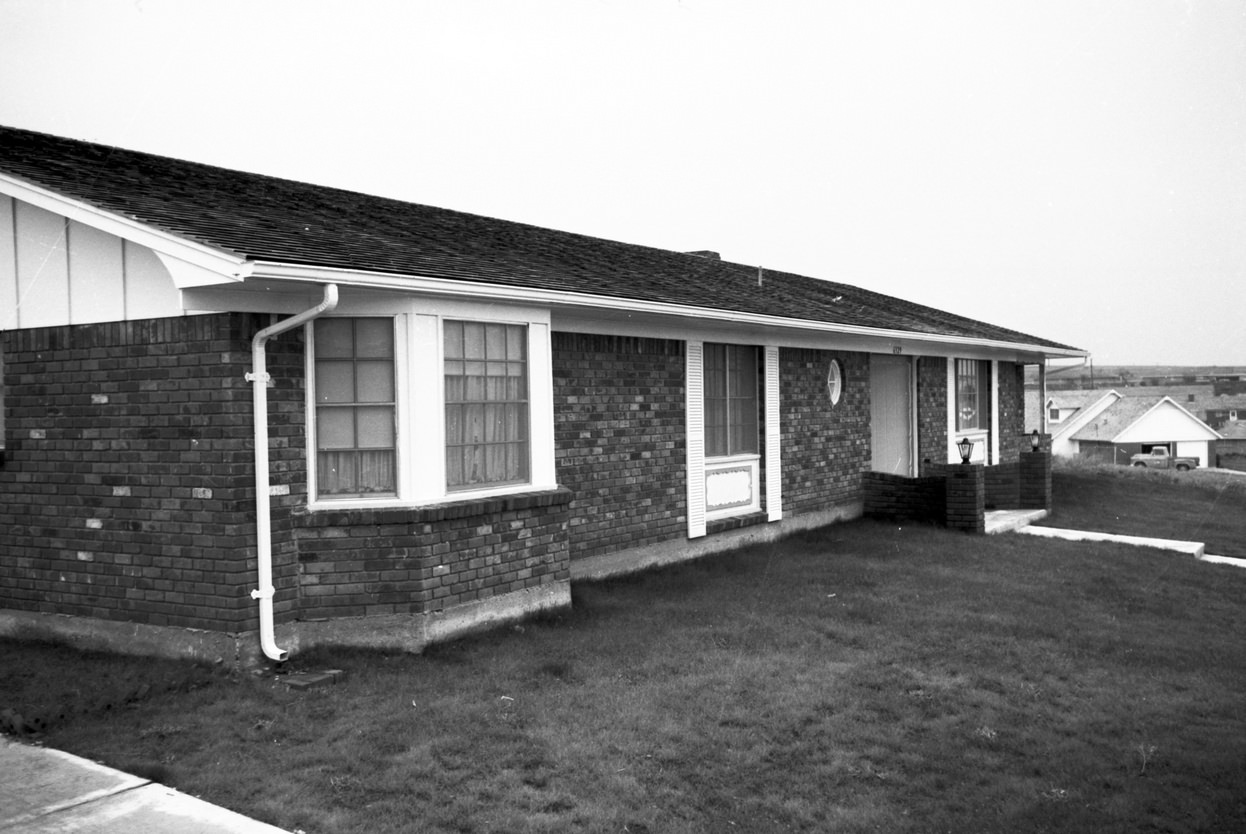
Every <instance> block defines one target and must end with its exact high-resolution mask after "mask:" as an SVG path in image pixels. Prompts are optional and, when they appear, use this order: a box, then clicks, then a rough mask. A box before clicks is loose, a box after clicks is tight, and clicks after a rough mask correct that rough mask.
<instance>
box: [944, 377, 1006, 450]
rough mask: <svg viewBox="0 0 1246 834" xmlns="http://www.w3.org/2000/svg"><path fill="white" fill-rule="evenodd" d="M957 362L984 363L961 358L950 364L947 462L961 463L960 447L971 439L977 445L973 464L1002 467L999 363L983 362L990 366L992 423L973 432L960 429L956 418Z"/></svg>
mask: <svg viewBox="0 0 1246 834" xmlns="http://www.w3.org/2000/svg"><path fill="white" fill-rule="evenodd" d="M956 359H980V357H971V356H960V357H956V358H949V359H948V360H947V462H948V463H960V452H959V451H958V450H957V448H956V443H957V441H959V440H960V439H961V438H964V437H967V438H969V439H970V440H972V441H973V452H972V454H971V455H970V458H969V462H970V463H982V464H991V463H999V432H998V431H997V430H996V427H997V426H999V362H998V361H997V360H995V359H990V360H981V361H986V362H988V363H989V371H988V374H987V379H988V386H987V387H988V402H989V405H990V417H989V419H990V423H989V424H988V427H987V428H978V429H972V430H960V429H957V425H958V421H957V419H956V418H957V414H956V391H957V387H956Z"/></svg>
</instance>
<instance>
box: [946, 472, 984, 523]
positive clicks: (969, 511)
mask: <svg viewBox="0 0 1246 834" xmlns="http://www.w3.org/2000/svg"><path fill="white" fill-rule="evenodd" d="M946 508H947V509H946V518H947V526H948V528H949V529H951V530H964V531H965V532H966V533H983V534H984V533H986V469H985V467H983V466H981V465H979V464H973V463H968V464H953V465H951V466H948V468H947V503H946Z"/></svg>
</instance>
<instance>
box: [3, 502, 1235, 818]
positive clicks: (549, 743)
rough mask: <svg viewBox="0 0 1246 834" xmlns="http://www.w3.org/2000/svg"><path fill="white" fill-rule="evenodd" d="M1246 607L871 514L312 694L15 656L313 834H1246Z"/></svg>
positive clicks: (1195, 577)
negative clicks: (1245, 617)
mask: <svg viewBox="0 0 1246 834" xmlns="http://www.w3.org/2000/svg"><path fill="white" fill-rule="evenodd" d="M1170 489H1172V490H1175V491H1180V490H1184V489H1186V487H1185V485H1182V484H1177V485H1173V486H1171V487H1170ZM1237 517H1238V518H1239V519H1240V520H1239V522H1238V523H1239V525H1243V526H1246V518H1244V517H1243V516H1242V515H1241V514H1239V515H1238V516H1237ZM1243 533H1246V530H1243V529H1240V528H1239V531H1238V535H1239V536H1241V535H1242V534H1243ZM1243 600H1246V571H1243V570H1241V569H1237V568H1232V567H1224V566H1216V565H1209V564H1205V563H1199V562H1197V561H1195V560H1193V559H1187V558H1184V557H1175V556H1172V555H1170V554H1163V553H1160V552H1157V551H1150V550H1145V549H1137V548H1128V547H1123V546H1119V545H1104V544H1084V543H1071V542H1061V541H1054V540H1042V539H1035V538H1027V537H1021V536H999V537H970V536H964V535H959V534H954V533H950V532H947V531H942V530H936V529H931V528H926V527H909V526H904V527H897V526H894V525H884V524H878V523H871V522H854V523H851V524H844V525H839V526H835V527H831V528H828V529H827V530H824V531H821V532H819V533H816V534H810V535H807V536H803V537H799V538H795V539H789V540H787V541H784V542H782V543H780V544H778V545H774V546H767V547H759V548H754V549H749V550H745V551H740V552H737V553H733V554H728V555H725V556H721V557H716V558H712V559H708V560H703V561H701V562H698V563H694V564H690V565H685V566H680V567H676V568H672V569H667V570H663V571H658V572H652V573H647V574H644V575H642V576H638V577H634V578H631V579H627V580H621V581H612V582H604V583H595V584H585V585H577V587H576V588H575V591H574V609H573V610H572V611H571V612H569V613H567V614H566V615H564V616H559V617H550V618H546V619H544V620H540V621H537V622H530V623H526V624H524V625H522V626H518V627H513V628H507V629H502V630H498V631H494V632H491V633H488V634H485V635H480V636H478V637H474V638H471V639H467V640H462V641H458V642H455V643H452V644H447V645H443V646H440V647H437V648H434V649H431V650H429V651H427V652H426V653H425V654H423V655H421V656H409V655H402V654H384V653H376V652H362V651H346V650H335V651H326V652H321V653H319V654H316V655H311V656H303V657H300V658H298V659H297V662H298V664H299V665H300V666H302V667H305V668H326V667H335V668H343V669H345V670H346V672H347V675H346V677H345V679H344V681H343V682H342V683H339V684H338V685H336V686H332V687H327V688H324V689H316V690H310V691H303V692H299V691H292V690H290V689H289V688H288V687H286V686H285V685H284V684H283V683H281V681H280V679H279V678H278V677H274V676H273V675H271V674H265V675H259V676H257V675H250V674H237V675H226V674H223V673H219V672H212V671H210V670H204V669H202V668H200V667H194V666H189V665H186V664H174V663H161V662H152V661H147V660H129V659H125V658H115V657H110V656H106V655H104V656H100V655H78V654H75V653H72V652H69V651H68V650H64V649H59V648H56V647H52V646H48V645H46V644H37V643H16V642H12V641H0V660H2V662H3V668H5V669H6V670H9V669H13V668H28V667H37V668H38V669H39V670H40V671H39V672H38V673H37V674H36V675H35V677H32V678H29V679H26V678H20V676H17V677H11V676H9V675H7V674H6V675H5V676H4V677H3V679H2V680H0V697H3V698H4V699H5V701H4V703H3V704H0V706H3V705H13V708H15V709H16V708H19V707H20V709H24V710H26V711H27V712H32V711H33V710H32V708H31V703H32V702H35V703H45V702H50V701H54V700H60V699H59V697H58V694H57V693H58V692H63V691H65V690H67V689H71V690H75V691H82V690H84V689H98V690H100V691H103V690H106V689H108V688H109V686H110V685H109V684H108V683H106V681H108V680H116V681H118V682H123V681H125V680H126V679H127V674H134V675H145V676H147V678H145V680H151V681H158V682H162V684H161V685H160V686H156V685H152V686H150V687H149V690H148V691H146V692H145V693H144V694H142V695H141V696H138V695H136V696H135V697H132V698H128V699H122V700H121V701H120V702H119V703H112V705H111V706H110V707H109V708H102V707H101V706H99V705H98V704H97V705H96V706H95V707H94V708H84V709H81V710H77V711H70V712H68V713H66V714H65V716H64V718H62V719H58V720H55V721H52V722H51V723H50V724H49V726H47V727H46V729H45V730H44V737H43V740H44V743H46V744H48V745H50V746H55V747H59V748H62V749H67V750H70V751H72V752H75V753H78V754H80V755H85V756H88V757H91V758H95V759H99V760H102V761H105V762H107V763H109V764H113V765H115V766H118V767H122V768H124V769H128V770H131V771H133V772H140V773H142V774H143V775H146V774H153V775H155V776H156V777H157V778H159V779H160V780H161V781H164V782H166V783H167V784H170V785H173V786H175V787H177V788H179V789H181V790H183V791H186V792H189V793H192V794H196V795H200V796H202V797H203V798H205V799H208V800H210V801H214V802H217V803H219V804H222V805H225V806H226V807H230V808H233V809H235V810H238V811H240V812H243V813H246V814H249V815H252V816H255V817H257V818H260V819H263V820H266V821H268V822H271V823H274V824H276V825H278V826H281V827H283V828H287V829H290V830H295V829H301V830H303V831H306V832H308V834H317V832H356V831H357V832H363V831H367V832H389V831H395V832H396V831H410V830H419V831H428V832H561V831H612V832H645V831H648V832H659V831H660V832H683V831H688V832H701V831H731V830H738V831H827V830H834V831H846V832H865V831H900V832H905V831H913V832H926V831H957V832H959V831H987V832H989V831H1001V832H1003V831H1008V832H1014V831H1015V832H1039V831H1105V832H1138V831H1157V832H1158V831H1239V830H1246V797H1244V796H1243V795H1242V792H1241V790H1240V786H1241V785H1242V784H1243V783H1244V781H1246V710H1243V708H1242V704H1243V700H1242V692H1243V691H1246V642H1243V641H1242V640H1241V639H1240V636H1239V634H1238V627H1239V625H1240V621H1241V616H1242V612H1243V607H1244V605H1246V603H1244V602H1243ZM127 668H128V669H129V670H130V671H129V673H127V672H126V669H127ZM179 676H181V677H180V678H179ZM179 679H180V680H182V681H184V683H181V684H179V683H178V681H179ZM97 680H98V681H101V683H99V684H98V686H97ZM23 681H25V683H23ZM166 684H168V685H166ZM31 687H35V688H33V689H32V688H31ZM115 688H116V689H117V690H122V689H124V688H125V687H124V686H123V685H121V683H118V684H117V685H116V687H115Z"/></svg>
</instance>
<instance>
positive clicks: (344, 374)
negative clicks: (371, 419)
mask: <svg viewBox="0 0 1246 834" xmlns="http://www.w3.org/2000/svg"><path fill="white" fill-rule="evenodd" d="M354 400H355V363H353V362H338V361H333V362H320V361H317V362H316V402H318V403H349V402H354Z"/></svg>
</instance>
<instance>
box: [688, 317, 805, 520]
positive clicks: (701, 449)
mask: <svg viewBox="0 0 1246 834" xmlns="http://www.w3.org/2000/svg"><path fill="white" fill-rule="evenodd" d="M704 360H705V343H704V342H703V341H701V340H689V341H688V342H686V346H685V354H684V380H685V401H684V416H685V428H686V431H687V434H686V437H687V462H686V467H687V473H688V483H687V496H688V504H687V513H688V538H690V539H695V538H700V537H701V536H704V535H705V532H706V522H707V521H714V520H717V519H722V518H732V517H734V516H739V515H748V514H749V513H754V512H759V511H760V510H761V483H760V467H761V458H762V456H761V455H760V454H758V453H753V452H750V453H746V454H739V455H729V456H726V457H715V458H707V457H706V456H705V377H704V370H705V367H704ZM761 360H762V366H763V369H764V384H763V385H762V391H761V392H760V395H761V396H762V398H763V407H764V409H765V415H766V425H765V429H764V431H765V455H766V515H767V520H768V521H779V520H781V519H782V518H783V480H782V471H783V469H782V452H781V449H780V439H781V437H782V435H781V429H780V424H779V348H778V346H776V345H766V346H764V347H763V348H762V356H761ZM744 466H748V467H751V475H750V477H751V478H752V483H753V494H752V497H751V499H750V501H749V502H748V503H747V504H741V505H739V506H732V507H728V508H726V509H722V510H716V511H714V510H709V509H708V507H707V505H706V478H707V476H712V475H713V473H714V472H715V471H716V470H723V469H738V468H742V467H744Z"/></svg>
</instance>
